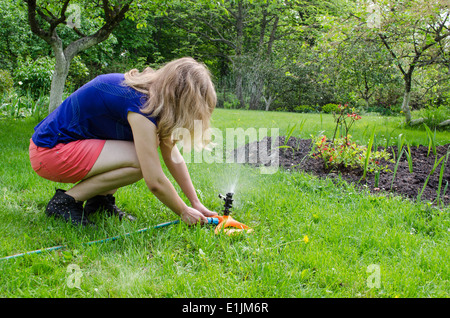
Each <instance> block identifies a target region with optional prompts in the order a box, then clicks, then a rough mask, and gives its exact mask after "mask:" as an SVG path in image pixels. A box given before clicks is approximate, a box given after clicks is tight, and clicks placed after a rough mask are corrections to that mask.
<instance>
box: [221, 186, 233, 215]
mask: <svg viewBox="0 0 450 318" xmlns="http://www.w3.org/2000/svg"><path fill="white" fill-rule="evenodd" d="M233 194H234V193H233V192H228V193H227V194H226V196H224V195H223V194H220V193H219V198H221V199H222V200H224V201H225V204H224V205H223V208H224V209H223V215H230V213H231V211H230V209H231V208H232V207H233Z"/></svg>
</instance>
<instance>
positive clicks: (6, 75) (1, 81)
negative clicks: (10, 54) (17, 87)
mask: <svg viewBox="0 0 450 318" xmlns="http://www.w3.org/2000/svg"><path fill="white" fill-rule="evenodd" d="M12 87H13V79H12V77H11V73H10V72H9V71H7V70H0V94H3V93H8V92H10V91H11V89H12Z"/></svg>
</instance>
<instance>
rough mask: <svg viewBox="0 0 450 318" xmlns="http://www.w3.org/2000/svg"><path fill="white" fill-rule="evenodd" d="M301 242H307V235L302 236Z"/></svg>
mask: <svg viewBox="0 0 450 318" xmlns="http://www.w3.org/2000/svg"><path fill="white" fill-rule="evenodd" d="M303 242H305V244H306V243H308V242H309V238H308V235H305V236H303Z"/></svg>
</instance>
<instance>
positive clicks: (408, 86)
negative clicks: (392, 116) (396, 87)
mask: <svg viewBox="0 0 450 318" xmlns="http://www.w3.org/2000/svg"><path fill="white" fill-rule="evenodd" d="M412 71H413V68H412V67H411V68H410V70H409V72H408V73H406V74H405V75H404V80H405V92H404V94H403V103H402V112H403V114H404V115H405V122H406V124H407V125H409V124H410V122H411V109H410V107H409V102H410V100H411V79H412Z"/></svg>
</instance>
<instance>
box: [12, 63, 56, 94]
mask: <svg viewBox="0 0 450 318" xmlns="http://www.w3.org/2000/svg"><path fill="white" fill-rule="evenodd" d="M54 67H55V61H54V60H53V59H52V58H50V57H48V56H46V57H40V58H37V59H36V60H34V61H33V60H32V59H31V58H30V57H27V58H26V60H25V61H23V60H19V61H18V66H17V69H16V71H15V73H14V77H15V79H16V80H17V82H20V83H21V88H22V89H23V90H24V91H25V92H26V91H28V90H29V91H31V93H32V94H33V96H39V94H40V92H41V91H49V90H50V86H51V83H52V76H53V70H54Z"/></svg>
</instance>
